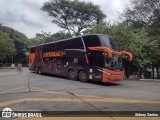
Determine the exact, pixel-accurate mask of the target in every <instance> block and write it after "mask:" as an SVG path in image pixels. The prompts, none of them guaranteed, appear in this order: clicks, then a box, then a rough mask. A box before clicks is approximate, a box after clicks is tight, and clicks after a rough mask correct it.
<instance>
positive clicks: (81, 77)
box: [78, 71, 88, 82]
mask: <svg viewBox="0 0 160 120" xmlns="http://www.w3.org/2000/svg"><path fill="white" fill-rule="evenodd" d="M78 79H79V80H80V81H82V82H87V81H88V75H87V73H86V72H85V71H80V72H79V73H78Z"/></svg>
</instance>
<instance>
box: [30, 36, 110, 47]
mask: <svg viewBox="0 0 160 120" xmlns="http://www.w3.org/2000/svg"><path fill="white" fill-rule="evenodd" d="M92 35H97V36H100V35H103V36H107V37H110V36H108V35H104V34H86V35H79V36H76V37H72V38H67V39H62V40H57V41H52V42H48V43H44V44H39V45H34V46H32V47H38V46H43V45H48V44H51V43H57V42H62V41H67V40H70V39H73V38H78V37H84V36H92ZM111 38H112V37H111ZM32 47H31V48H32Z"/></svg>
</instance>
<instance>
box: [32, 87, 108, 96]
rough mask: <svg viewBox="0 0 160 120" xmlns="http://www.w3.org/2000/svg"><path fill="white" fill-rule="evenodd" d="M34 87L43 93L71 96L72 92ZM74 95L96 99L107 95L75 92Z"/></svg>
mask: <svg viewBox="0 0 160 120" xmlns="http://www.w3.org/2000/svg"><path fill="white" fill-rule="evenodd" d="M32 88H35V89H38V90H33V91H38V92H42V93H47V94H63V95H68V96H71V94H69V93H66V92H57V91H50V90H47V89H42V88H38V87H32ZM74 95H76V96H79V97H89V98H96V99H103V98H105V97H99V96H90V95H81V94H74Z"/></svg>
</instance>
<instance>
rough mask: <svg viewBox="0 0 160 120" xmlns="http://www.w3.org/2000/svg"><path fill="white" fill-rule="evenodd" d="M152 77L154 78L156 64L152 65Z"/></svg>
mask: <svg viewBox="0 0 160 120" xmlns="http://www.w3.org/2000/svg"><path fill="white" fill-rule="evenodd" d="M152 78H153V79H154V66H153V65H152Z"/></svg>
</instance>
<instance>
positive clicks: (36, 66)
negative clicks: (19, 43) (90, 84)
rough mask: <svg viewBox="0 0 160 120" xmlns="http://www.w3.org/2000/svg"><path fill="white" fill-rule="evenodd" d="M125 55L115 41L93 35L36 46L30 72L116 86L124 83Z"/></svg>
mask: <svg viewBox="0 0 160 120" xmlns="http://www.w3.org/2000/svg"><path fill="white" fill-rule="evenodd" d="M122 54H126V55H127V56H129V59H130V60H132V54H131V53H129V52H126V51H119V48H118V45H117V43H116V41H115V40H114V39H113V38H111V37H109V36H106V35H101V34H90V35H83V36H78V37H74V38H70V39H65V40H60V41H56V42H50V43H45V44H41V45H36V46H33V47H32V48H31V50H30V53H29V69H30V70H32V71H35V72H36V73H38V74H42V73H49V74H55V75H60V76H65V77H67V78H68V79H71V80H80V81H88V80H92V81H101V82H104V83H105V82H116V81H120V80H123V77H124V70H123V64H122Z"/></svg>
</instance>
